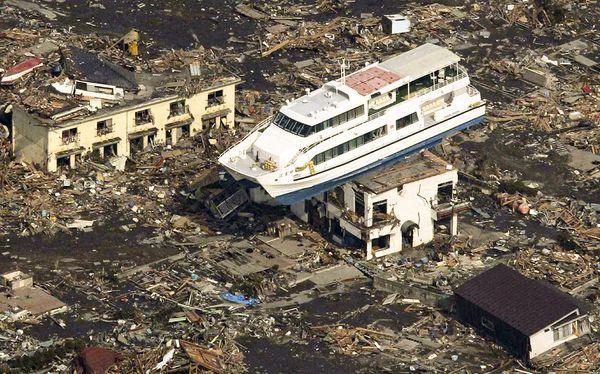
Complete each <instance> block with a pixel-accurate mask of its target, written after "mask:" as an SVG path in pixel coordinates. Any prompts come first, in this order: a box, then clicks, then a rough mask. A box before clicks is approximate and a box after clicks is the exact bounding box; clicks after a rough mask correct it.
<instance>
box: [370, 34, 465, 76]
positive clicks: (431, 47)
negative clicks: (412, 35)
mask: <svg viewBox="0 0 600 374" xmlns="http://www.w3.org/2000/svg"><path fill="white" fill-rule="evenodd" d="M458 61H460V57H458V56H457V55H456V54H454V53H452V52H451V51H449V50H448V49H446V48H443V47H440V46H437V45H435V44H431V43H427V44H423V45H422V46H420V47H417V48H415V49H412V50H410V51H408V52H404V53H402V54H400V55H398V56H396V57H392V58H390V59H388V60H386V61H384V62H382V63H380V64H379V66H381V67H382V68H384V69H387V70H389V71H392V72H394V73H396V74H398V75H400V76H403V77H405V76H410V77H411V78H412V79H416V78H419V77H422V76H424V75H426V74H429V73H432V72H434V71H436V70H439V69H441V68H444V67H446V66H449V65H452V64H455V63H457V62H458Z"/></svg>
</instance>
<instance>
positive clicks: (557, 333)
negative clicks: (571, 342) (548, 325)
mask: <svg viewBox="0 0 600 374" xmlns="http://www.w3.org/2000/svg"><path fill="white" fill-rule="evenodd" d="M553 335H554V341H559V340H563V339H566V338H568V337H569V336H571V335H573V324H572V323H567V324H566V325H564V326H560V327H556V328H554V330H553Z"/></svg>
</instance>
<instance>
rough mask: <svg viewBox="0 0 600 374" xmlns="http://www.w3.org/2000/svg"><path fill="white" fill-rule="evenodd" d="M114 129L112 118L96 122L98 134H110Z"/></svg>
mask: <svg viewBox="0 0 600 374" xmlns="http://www.w3.org/2000/svg"><path fill="white" fill-rule="evenodd" d="M112 131H113V123H112V119H105V120H103V121H98V122H96V134H97V135H98V136H101V135H106V134H109V133H111V132H112Z"/></svg>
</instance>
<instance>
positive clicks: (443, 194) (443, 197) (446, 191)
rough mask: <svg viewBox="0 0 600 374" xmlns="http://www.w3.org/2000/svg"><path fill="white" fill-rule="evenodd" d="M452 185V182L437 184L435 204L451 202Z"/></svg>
mask: <svg viewBox="0 0 600 374" xmlns="http://www.w3.org/2000/svg"><path fill="white" fill-rule="evenodd" d="M453 189H454V184H453V183H452V182H446V183H442V184H438V191H437V202H438V204H445V203H449V202H451V201H452V194H453Z"/></svg>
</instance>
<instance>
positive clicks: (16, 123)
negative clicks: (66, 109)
mask: <svg viewBox="0 0 600 374" xmlns="http://www.w3.org/2000/svg"><path fill="white" fill-rule="evenodd" d="M47 131H48V128H47V127H46V126H44V125H43V124H41V123H40V122H39V121H37V120H36V119H35V118H33V117H31V116H30V115H29V114H28V113H27V112H25V111H24V110H23V109H22V108H19V107H17V106H14V107H13V144H12V150H13V154H14V155H15V157H16V158H17V160H18V161H25V162H29V163H33V164H38V165H46V161H47V158H48V138H47V136H46V135H47Z"/></svg>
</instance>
